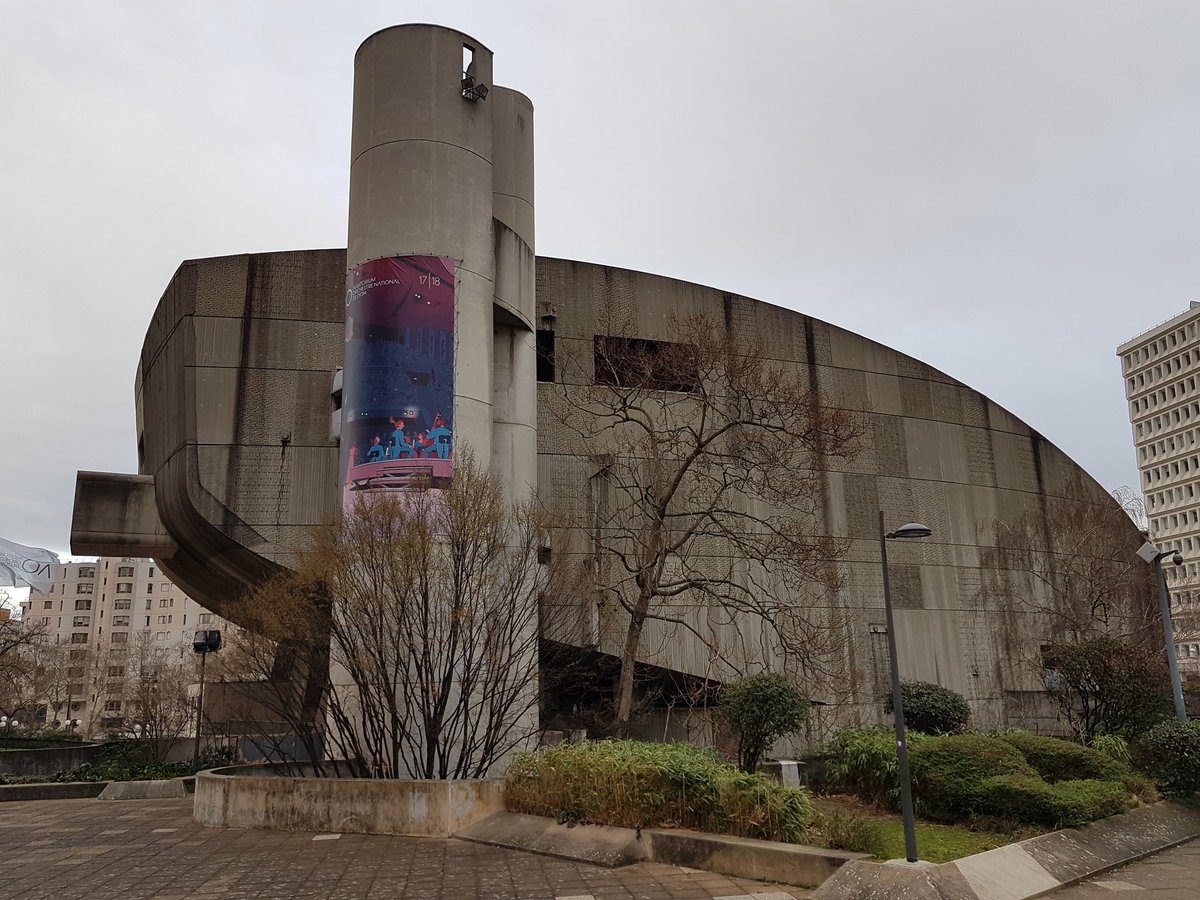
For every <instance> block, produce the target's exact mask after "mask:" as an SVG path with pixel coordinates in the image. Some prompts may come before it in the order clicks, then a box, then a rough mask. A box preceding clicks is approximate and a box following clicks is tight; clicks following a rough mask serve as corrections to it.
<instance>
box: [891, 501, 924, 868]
mask: <svg viewBox="0 0 1200 900" xmlns="http://www.w3.org/2000/svg"><path fill="white" fill-rule="evenodd" d="M931 534H933V531H932V530H930V529H929V528H928V527H927V526H925V525H920V524H918V523H916V522H909V523H908V524H907V525H904V526H901V527H900V528H897V529H896V530H895V531H892V532H888V531H885V529H884V526H883V510H880V511H879V556H880V559H881V561H882V563H883V609H884V613H885V614H886V615H887V639H888V656H889V657H890V660H891V665H892V712H893V713H894V714H895V718H896V755H897V757H898V758H899V762H900V813H901V815H902V816H903V818H904V857H905V859H907V860H908V861H909V862H910V863H915V862H916V861H917V859H918V857H917V827H916V821H915V819H914V817H913V800H912V781H911V780H910V778H909V774H908V742H907V740H906V739H905V736H904V698H903V696H902V695H901V692H900V663H899V660H898V659H897V657H896V626H895V623H894V621H893V617H892V589H891V582H890V581H889V579H888V558H887V542H888V541H889V540H892V539H894V538H923V537H929V536H930V535H931Z"/></svg>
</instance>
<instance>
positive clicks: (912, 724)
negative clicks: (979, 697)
mask: <svg viewBox="0 0 1200 900" xmlns="http://www.w3.org/2000/svg"><path fill="white" fill-rule="evenodd" d="M900 698H901V699H902V700H903V701H904V724H905V726H906V727H908V728H911V729H912V730H913V731H920V732H923V733H925V734H956V733H958V732H960V731H962V730H963V729H964V728H966V727H967V720H968V719H970V718H971V707H970V706H969V705H968V704H967V701H966V699H964V697H963V696H962V694H959V693H957V692H956V691H952V690H950V688H946V687H942V686H941V685H939V684H930V683H929V682H927V681H906V682H904V683H903V684H901V685H900ZM884 710H885V711H886V712H889V713H890V712H891V711H892V697H891V695H890V694H889V695H888V698H887V702H886V703H885V704H884Z"/></svg>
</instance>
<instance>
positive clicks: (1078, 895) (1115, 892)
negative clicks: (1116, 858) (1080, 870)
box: [1050, 838, 1200, 900]
mask: <svg viewBox="0 0 1200 900" xmlns="http://www.w3.org/2000/svg"><path fill="white" fill-rule="evenodd" d="M1050 896H1051V897H1054V898H1055V900H1098V898H1109V900H1111V898H1113V897H1118V896H1121V897H1124V896H1128V897H1146V898H1147V900H1149V898H1153V900H1196V898H1197V897H1200V838H1197V839H1195V840H1191V841H1188V842H1187V843H1185V844H1180V845H1179V846H1178V847H1173V848H1171V849H1170V850H1163V851H1162V852H1161V853H1156V854H1154V855H1153V856H1149V857H1147V858H1146V859H1143V860H1139V861H1138V862H1135V863H1130V864H1129V865H1127V866H1121V867H1120V868H1118V869H1112V870H1110V871H1108V872H1105V873H1104V874H1103V875H1097V876H1095V877H1094V878H1089V879H1087V880H1086V881H1081V882H1080V883H1079V884H1074V885H1070V886H1069V887H1065V888H1061V889H1060V890H1057V891H1055V892H1054V893H1053V894H1050Z"/></svg>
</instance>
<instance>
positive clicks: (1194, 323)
mask: <svg viewBox="0 0 1200 900" xmlns="http://www.w3.org/2000/svg"><path fill="white" fill-rule="evenodd" d="M1117 355H1118V356H1119V357H1120V358H1121V370H1122V373H1123V374H1124V378H1125V398H1126V400H1127V401H1128V403H1129V422H1130V424H1131V425H1132V426H1133V443H1134V447H1135V449H1136V452H1137V461H1138V469H1139V471H1140V473H1141V489H1142V493H1143V494H1145V497H1146V517H1147V519H1148V520H1149V524H1150V539H1151V540H1152V541H1154V543H1156V544H1158V546H1159V548H1160V549H1163V550H1169V549H1173V550H1178V551H1179V552H1180V553H1181V554H1183V559H1184V563H1183V565H1182V566H1178V567H1176V566H1172V565H1169V564H1167V565H1166V568H1165V571H1166V573H1167V586H1168V588H1169V589H1170V593H1171V620H1172V622H1173V623H1174V626H1175V643H1176V647H1177V650H1178V653H1179V666H1180V669H1181V670H1182V671H1184V672H1191V673H1200V386H1198V382H1200V303H1197V302H1192V303H1191V304H1190V305H1189V307H1188V309H1186V310H1185V311H1183V312H1181V313H1179V314H1178V315H1176V316H1173V317H1172V318H1170V319H1168V320H1167V321H1165V322H1163V323H1162V324H1160V325H1156V326H1155V327H1153V328H1151V329H1150V330H1149V331H1146V332H1143V333H1142V334H1139V335H1138V336H1137V337H1135V338H1133V339H1131V340H1129V341H1126V342H1125V343H1124V344H1122V345H1121V346H1120V347H1118V348H1117Z"/></svg>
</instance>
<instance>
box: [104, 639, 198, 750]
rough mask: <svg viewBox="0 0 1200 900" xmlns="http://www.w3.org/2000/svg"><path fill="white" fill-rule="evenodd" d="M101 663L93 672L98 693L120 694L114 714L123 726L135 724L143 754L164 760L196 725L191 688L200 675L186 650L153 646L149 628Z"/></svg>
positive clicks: (106, 694)
mask: <svg viewBox="0 0 1200 900" xmlns="http://www.w3.org/2000/svg"><path fill="white" fill-rule="evenodd" d="M185 651H186V652H185ZM101 663H102V664H101V665H100V666H98V667H97V670H96V671H97V678H104V679H105V682H104V684H105V687H104V692H103V695H104V696H105V697H107V698H110V700H111V699H116V698H119V699H120V704H121V705H120V713H119V718H121V719H122V720H123V721H124V724H125V726H126V728H127V729H128V730H133V726H135V725H136V726H137V731H136V733H138V734H139V735H140V736H141V738H142V741H143V742H144V747H145V750H146V753H147V756H148V757H149V758H150V759H152V760H154V761H156V762H162V761H165V760H166V759H167V757H168V755H169V754H170V752H171V750H172V749H173V748H174V747H175V745H176V744H177V743H178V742H179V741H180V740H181V739H182V738H183V737H184V735H186V734H189V733H190V731H191V729H192V728H193V727H194V726H195V721H196V701H195V699H193V697H192V696H191V688H192V686H193V685H194V684H196V683H197V682H198V681H199V674H198V671H197V666H196V661H195V659H194V658H193V654H192V653H191V652H190V649H188V648H183V647H181V646H180V645H172V646H161V645H158V644H156V643H155V642H154V641H153V640H152V639H151V635H150V634H149V632H142V633H140V634H137V635H135V636H134V639H133V641H132V642H131V643H130V645H129V647H128V648H127V649H126V650H125V652H124V653H121V654H119V655H118V656H115V657H114V656H112V655H111V654H110V655H108V656H106V657H105V658H104V659H103V660H102V661H101ZM102 702H103V701H102ZM114 712H115V710H114ZM112 717H113V718H117V716H112Z"/></svg>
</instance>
